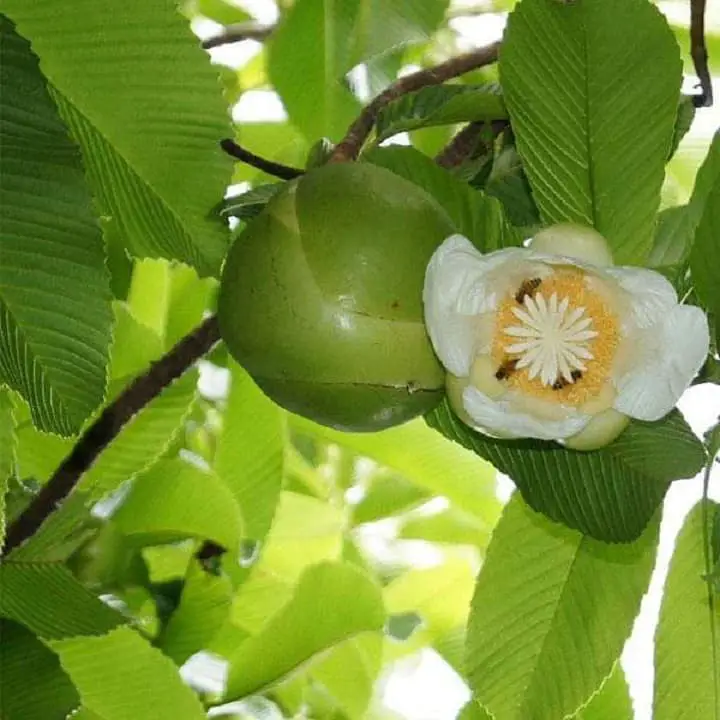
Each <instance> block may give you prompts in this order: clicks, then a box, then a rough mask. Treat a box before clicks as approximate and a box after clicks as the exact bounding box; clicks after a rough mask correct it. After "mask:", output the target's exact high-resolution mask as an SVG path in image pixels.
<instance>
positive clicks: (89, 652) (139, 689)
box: [52, 628, 205, 720]
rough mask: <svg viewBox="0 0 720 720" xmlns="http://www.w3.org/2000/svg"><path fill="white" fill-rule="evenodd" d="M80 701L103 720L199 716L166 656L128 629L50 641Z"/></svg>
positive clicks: (197, 707) (194, 699) (191, 718)
mask: <svg viewBox="0 0 720 720" xmlns="http://www.w3.org/2000/svg"><path fill="white" fill-rule="evenodd" d="M52 647H53V649H54V650H55V651H56V652H57V653H58V655H59V656H60V662H61V663H62V666H63V668H64V669H65V671H66V672H67V673H68V675H70V678H71V679H72V681H73V683H74V684H75V686H76V687H77V689H78V690H79V692H80V697H81V698H82V701H83V705H84V706H85V707H86V708H87V709H88V710H90V711H91V712H94V713H97V715H99V716H100V717H101V718H103V720H156V719H157V717H158V706H159V705H160V707H162V716H163V717H167V718H173V720H205V711H204V709H203V706H202V705H201V703H200V701H199V700H198V697H197V695H195V693H194V692H193V691H192V690H191V689H190V688H189V687H188V686H187V685H185V684H184V683H183V681H182V680H181V678H180V675H179V674H178V671H177V668H176V667H175V666H174V665H173V662H172V660H170V658H167V657H165V656H164V655H163V654H162V653H161V652H160V651H159V650H156V649H155V648H153V647H151V646H150V645H149V644H148V643H147V642H146V641H145V640H143V639H142V638H141V637H140V636H139V635H138V634H137V633H136V632H135V631H134V630H131V629H130V628H120V629H118V630H114V631H113V632H111V633H109V634H107V635H104V636H103V637H97V638H74V639H69V640H61V641H56V642H54V643H52Z"/></svg>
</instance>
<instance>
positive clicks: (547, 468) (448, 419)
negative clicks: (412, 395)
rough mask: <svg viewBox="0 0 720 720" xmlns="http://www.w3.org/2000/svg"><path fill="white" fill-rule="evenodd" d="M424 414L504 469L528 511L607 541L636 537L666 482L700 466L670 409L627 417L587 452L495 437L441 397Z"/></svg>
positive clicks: (696, 444) (694, 442)
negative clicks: (613, 436)
mask: <svg viewBox="0 0 720 720" xmlns="http://www.w3.org/2000/svg"><path fill="white" fill-rule="evenodd" d="M426 419H427V422H428V424H429V425H430V426H431V427H434V428H435V429H437V430H438V431H439V432H441V433H442V434H443V435H445V436H446V437H448V438H451V439H454V440H456V441H457V442H459V443H460V444H461V445H463V446H464V447H466V448H468V449H470V450H473V451H475V452H476V453H477V454H478V455H480V457H483V458H485V459H486V460H489V461H490V462H491V463H492V464H493V465H494V466H495V467H496V468H497V469H498V470H500V472H502V473H505V474H506V475H509V476H510V478H511V479H512V480H513V482H515V484H516V485H517V486H518V488H519V489H520V492H521V493H522V495H523V497H524V499H525V502H527V503H528V504H529V505H530V507H532V508H533V509H534V510H537V511H539V512H542V513H544V514H545V515H547V516H548V517H549V518H550V519H552V520H555V521H556V522H561V523H563V524H564V525H566V526H568V527H570V528H574V529H576V530H579V531H580V532H582V533H585V534H587V535H590V536H592V537H594V538H596V539H598V540H604V541H609V542H631V541H633V540H635V539H636V538H637V537H639V536H640V534H641V533H642V531H643V529H644V528H645V526H646V525H647V523H648V522H649V520H650V518H651V517H652V515H653V513H654V512H655V510H656V509H657V508H658V506H659V505H660V503H661V502H662V500H663V498H664V497H665V492H666V491H667V488H668V486H669V484H670V483H671V482H672V481H674V480H678V479H680V478H689V477H694V476H695V475H696V474H697V473H698V472H699V471H700V469H701V468H702V467H703V465H704V464H705V452H704V450H703V447H702V445H701V444H700V441H699V440H698V439H697V438H696V437H695V435H693V433H692V431H691V430H690V428H689V427H688V425H687V423H686V422H685V420H684V419H683V417H682V415H681V414H680V413H679V412H678V411H677V410H674V411H673V412H672V413H670V414H669V415H667V416H666V417H665V418H663V419H662V420H658V421H657V422H652V423H650V422H641V421H633V422H631V423H630V425H629V426H628V428H627V429H626V430H625V432H623V433H622V435H620V437H619V438H618V439H617V440H615V441H614V442H613V443H611V444H610V445H608V446H607V447H605V448H603V449H602V450H597V451H594V452H576V451H573V450H566V449H564V448H562V447H561V446H560V445H557V444H555V443H549V442H540V441H535V440H495V439H493V438H490V437H488V436H485V435H481V434H480V433H476V432H474V431H473V430H471V429H470V428H469V427H467V425H465V424H464V423H463V422H461V421H460V420H459V419H458V418H457V417H456V416H455V414H454V413H453V412H452V410H450V408H449V406H448V405H447V403H446V402H445V403H443V404H442V405H440V406H439V407H438V408H437V409H436V410H434V411H433V412H432V413H429V414H428V415H427V416H426Z"/></svg>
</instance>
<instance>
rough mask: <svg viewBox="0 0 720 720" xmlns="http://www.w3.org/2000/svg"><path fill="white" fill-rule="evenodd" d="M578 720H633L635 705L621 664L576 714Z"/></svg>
mask: <svg viewBox="0 0 720 720" xmlns="http://www.w3.org/2000/svg"><path fill="white" fill-rule="evenodd" d="M575 717H576V718H577V720H608V718H612V720H633V718H634V717H635V715H634V714H633V705H632V700H631V698H630V691H629V689H628V684H627V682H626V680H625V675H624V673H623V671H622V668H621V667H620V665H616V666H615V670H613V672H612V675H610V677H608V678H607V680H605V682H604V683H603V686H602V688H601V689H600V691H599V692H598V693H597V695H595V696H593V698H592V699H591V700H590V702H589V703H588V704H587V705H586V706H585V707H584V708H583V709H582V710H581V711H580V712H579V713H578V714H577V715H576V716H575Z"/></svg>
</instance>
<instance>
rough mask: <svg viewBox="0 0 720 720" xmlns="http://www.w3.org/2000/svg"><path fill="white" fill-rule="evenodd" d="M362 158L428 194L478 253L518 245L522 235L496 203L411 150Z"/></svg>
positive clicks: (386, 150)
mask: <svg viewBox="0 0 720 720" xmlns="http://www.w3.org/2000/svg"><path fill="white" fill-rule="evenodd" d="M363 159H364V160H366V161H367V162H371V163H373V164H374V165H380V166H381V167H384V168H387V169H388V170H391V171H392V172H394V173H396V174H397V175H400V176H401V177H404V178H406V179H407V180H410V181H411V182H414V183H415V184H416V185H419V186H420V187H421V188H423V190H425V191H427V192H428V193H429V194H430V195H432V196H433V197H434V198H435V200H437V202H438V203H439V204H440V205H441V206H442V207H443V209H444V210H445V212H447V214H448V215H449V216H450V219H451V220H452V222H453V224H454V225H455V227H456V228H457V231H458V232H460V233H462V234H463V235H465V237H467V238H468V239H469V240H470V241H471V242H473V243H474V244H475V245H476V246H477V247H478V249H479V250H482V251H483V252H490V251H491V250H498V249H499V248H503V247H507V246H510V245H519V244H520V243H521V241H522V237H521V235H520V234H519V233H518V232H517V231H516V230H514V229H513V228H512V227H511V226H510V224H509V223H508V222H507V220H506V219H505V214H504V212H503V208H502V205H501V204H500V202H499V201H497V200H495V198H491V197H488V196H487V195H485V194H484V193H482V192H480V191H479V190H474V189H473V188H471V187H470V186H469V185H468V184H467V183H464V182H462V181H461V180H458V179H457V178H455V177H453V176H452V175H451V174H450V173H449V172H448V171H447V170H443V169H442V168H441V167H438V166H437V165H436V164H435V163H434V162H433V161H432V160H431V159H430V158H429V157H427V156H425V155H423V154H422V153H421V152H418V151H417V150H415V149H414V148H408V147H387V148H377V149H375V150H371V151H370V152H367V153H365V154H364V155H363Z"/></svg>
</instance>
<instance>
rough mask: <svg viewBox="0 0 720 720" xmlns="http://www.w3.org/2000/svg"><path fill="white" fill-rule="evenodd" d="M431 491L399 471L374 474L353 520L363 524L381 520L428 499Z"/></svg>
mask: <svg viewBox="0 0 720 720" xmlns="http://www.w3.org/2000/svg"><path fill="white" fill-rule="evenodd" d="M429 497H430V493H428V492H427V490H424V489H423V488H421V487H419V486H418V485H416V484H415V483H413V482H411V481H410V480H407V479H406V478H405V477H404V476H402V475H398V474H397V473H390V472H387V471H380V472H376V473H374V474H373V476H372V478H371V479H370V483H369V487H368V488H367V490H366V492H365V494H364V495H363V498H362V500H360V502H359V503H358V504H357V505H356V506H355V507H354V508H353V522H354V523H356V524H358V525H359V524H362V523H367V522H374V521H375V520H381V519H382V518H384V517H388V516H389V515H395V514H397V513H400V512H403V511H405V510H409V509H410V508H411V507H414V506H415V505H418V504H420V503H422V502H423V501H425V500H428V499H429Z"/></svg>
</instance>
